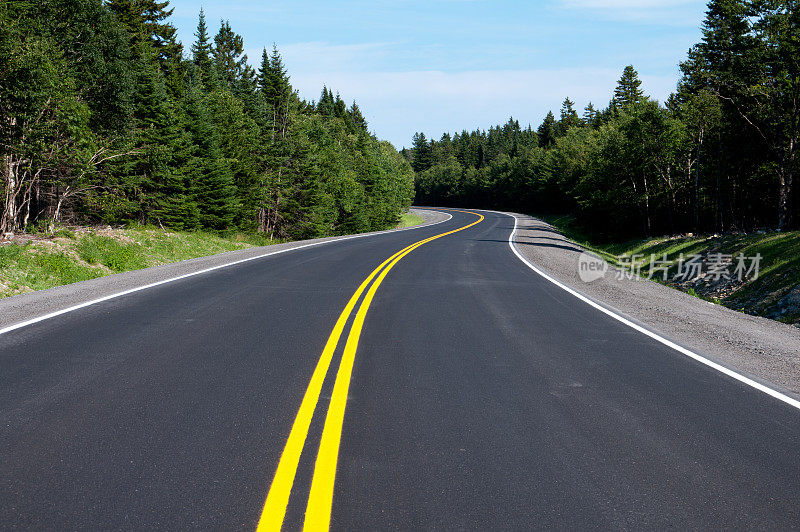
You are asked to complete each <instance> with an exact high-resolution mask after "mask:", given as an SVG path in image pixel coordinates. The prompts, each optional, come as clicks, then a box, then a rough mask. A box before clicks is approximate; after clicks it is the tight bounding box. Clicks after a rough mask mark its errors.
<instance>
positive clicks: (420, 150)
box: [411, 133, 433, 172]
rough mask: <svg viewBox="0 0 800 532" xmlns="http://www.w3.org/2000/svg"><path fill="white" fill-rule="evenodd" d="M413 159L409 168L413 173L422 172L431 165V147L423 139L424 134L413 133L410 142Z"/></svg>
mask: <svg viewBox="0 0 800 532" xmlns="http://www.w3.org/2000/svg"><path fill="white" fill-rule="evenodd" d="M411 149H412V150H413V154H414V156H413V159H412V162H411V166H412V167H413V168H414V171H415V172H424V171H425V170H427V169H428V168H430V167H431V166H432V164H433V161H432V154H431V145H430V143H429V142H428V139H426V138H425V133H415V134H414V138H413V140H412V147H411Z"/></svg>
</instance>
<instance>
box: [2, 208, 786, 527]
mask: <svg viewBox="0 0 800 532" xmlns="http://www.w3.org/2000/svg"><path fill="white" fill-rule="evenodd" d="M451 214H452V215H453V218H452V219H451V220H449V221H447V222H444V223H441V224H438V225H433V226H427V227H423V228H419V229H414V230H409V231H402V232H394V233H387V234H382V235H376V236H370V237H365V238H359V239H353V240H345V241H339V242H333V243H330V244H326V245H321V246H316V247H310V248H304V249H298V250H295V251H292V252H287V253H283V254H281V255H276V256H274V257H267V258H264V259H259V260H255V261H251V262H247V263H242V264H238V265H235V266H231V267H229V268H223V269H219V270H216V271H213V272H208V273H205V274H202V275H197V276H194V277H190V278H186V279H182V280H178V281H175V282H172V283H167V284H163V285H159V286H156V287H153V288H150V289H147V290H143V291H140V292H136V293H132V294H128V295H125V296H123V297H119V298H115V299H111V300H108V301H104V302H100V303H98V304H95V305H91V306H88V307H85V308H82V309H79V310H76V311H74V312H70V313H67V314H63V315H60V316H57V317H54V318H52V319H48V320H44V321H41V322H39V323H35V324H32V325H29V326H26V327H22V328H20V329H17V330H13V331H10V332H6V333H4V334H1V335H0V422H1V424H0V528H3V529H7V528H20V529H40V530H41V529H58V530H69V529H91V530H100V529H187V528H192V529H221V530H234V529H235V530H255V529H256V527H257V526H259V525H261V527H262V529H264V530H268V529H271V528H272V529H274V528H275V527H276V526H280V525H281V524H282V525H283V527H284V529H285V530H295V529H299V528H301V527H302V526H303V524H304V519H305V520H306V523H305V524H306V526H307V528H309V529H314V528H318V527H323V528H324V527H326V526H328V524H329V525H330V526H331V528H333V529H339V530H368V529H430V528H439V529H476V530H484V529H529V528H552V527H558V528H564V527H570V528H614V529H618V528H667V527H670V528H678V529H684V528H761V529H786V528H799V527H800V452H798V449H800V410H798V409H797V408H795V407H793V406H792V405H789V404H787V403H785V402H782V401H780V400H778V399H776V398H775V397H771V396H769V395H767V394H765V393H763V392H761V391H759V390H757V389H754V388H753V387H751V386H747V385H746V384H743V383H742V382H739V381H737V380H735V379H733V378H731V377H730V376H727V375H724V374H722V373H720V372H718V371H715V370H714V369H713V368H710V367H708V366H706V365H704V364H701V363H700V362H698V361H696V360H693V359H691V358H689V357H687V356H685V355H684V354H681V353H679V352H677V351H675V350H673V349H671V348H669V347H668V346H666V345H663V344H662V343H660V342H658V341H656V340H654V339H653V338H650V337H648V336H646V335H644V334H641V333H640V332H638V331H636V330H634V329H632V328H630V327H628V326H626V325H625V324H624V323H621V322H619V321H618V320H615V319H613V318H612V317H609V316H608V315H606V314H604V313H602V312H600V311H598V310H597V309H596V308H593V307H591V306H589V305H587V304H586V303H585V302H583V301H581V300H579V299H577V298H576V297H574V296H573V295H571V294H569V293H567V292H566V291H564V290H563V289H561V288H560V287H558V286H556V285H554V284H553V283H550V282H548V281H547V280H545V279H544V278H542V277H541V276H539V275H537V274H536V273H535V272H533V271H532V270H531V269H530V268H529V267H528V266H527V265H525V264H524V263H523V262H522V261H521V260H519V258H518V257H517V256H515V254H513V253H512V251H511V249H510V247H509V244H508V239H509V235H510V233H511V232H512V230H513V227H514V219H513V218H512V217H510V216H507V215H503V214H499V213H489V212H480V214H475V213H470V212H463V211H452V212H451ZM476 222H477V223H476ZM453 231H455V232H453ZM444 233H449V234H444ZM442 234H444V235H443V236H441V237H439V238H435V239H433V240H430V241H427V242H424V241H425V239H428V238H429V237H434V236H436V235H442ZM420 241H423V243H422V244H421V245H419V246H418V247H416V248H414V247H412V248H410V249H406V251H407V254H405V255H403V254H401V255H395V254H396V252H399V251H401V250H403V249H404V248H406V247H407V246H410V245H412V244H415V243H418V242H420ZM392 256H395V259H397V260H396V261H390V262H388V263H385V265H384V267H383V270H376V267H378V266H379V265H380V264H382V263H384V261H385V260H386V259H389V258H390V257H392ZM541 266H543V267H544V268H546V266H547V265H541ZM371 274H373V276H372V277H371V278H370V275H371ZM365 280H368V282H365ZM362 283H364V284H363V290H362V291H361V293H360V294H357V296H358V297H354V293H355V292H357V289H358V288H359V286H362ZM348 305H349V306H348ZM337 320H339V321H338V322H337ZM337 323H338V324H339V327H338V329H340V331H339V332H340V333H341V334H340V335H338V336H337V334H336V333H337V327H336V325H337ZM348 345H349V347H348ZM326 357H329V358H330V363H329V364H327V363H326ZM301 405H303V406H301ZM307 509H308V512H307ZM306 514H308V515H306Z"/></svg>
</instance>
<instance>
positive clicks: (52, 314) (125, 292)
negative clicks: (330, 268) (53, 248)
mask: <svg viewBox="0 0 800 532" xmlns="http://www.w3.org/2000/svg"><path fill="white" fill-rule="evenodd" d="M418 210H432V209H418ZM434 212H440V213H441V214H446V215H447V218H445V219H444V220H439V221H438V222H434V223H432V224H425V225H422V224H420V225H416V226H413V227H404V228H401V229H390V230H388V231H380V232H377V233H364V234H359V235H350V236H345V237H342V238H332V239H330V240H323V241H322V242H312V243H310V244H303V245H301V246H297V247H293V248H287V249H281V250H279V251H270V252H269V253H263V254H261V255H257V256H255V257H248V258H246V259H240V260H236V261H233V262H227V263H225V264H219V265H217V266H211V267H210V268H204V269H202V270H197V271H196V272H191V273H185V274H183V275H179V276H177V277H170V278H169V279H163V280H161V281H156V282H154V283H149V284H145V285H142V286H137V287H135V288H129V289H128V290H123V291H122V292H115V293H113V294H109V295H107V296H103V297H99V298H97V299H92V300H90V301H85V302H83V303H79V304H77V305H73V306H71V307H67V308H63V309H61V310H56V311H53V312H49V313H47V314H43V315H41V316H38V317H36V318H31V319H29V320H25V321H21V322H19V323H15V324H13V325H9V326H7V327H4V328H2V329H0V335H2V334H5V333H7V332H11V331H14V330H17V329H21V328H23V327H27V326H28V325H33V324H34V323H39V322H40V321H45V320H49V319H50V318H55V317H56V316H61V315H62V314H67V313H68V312H73V311H75V310H78V309H82V308H85V307H88V306H91V305H96V304H97V303H102V302H103V301H108V300H109V299H115V298H118V297H122V296H125V295H128V294H132V293H134V292H139V291H142V290H147V289H148V288H153V287H155V286H159V285H162V284H167V283H172V282H175V281H180V280H181V279H186V278H187V277H194V276H195V275H201V274H203V273H208V272H211V271H214V270H220V269H222V268H227V267H229V266H235V265H237V264H242V263H243V262H250V261H253V260H258V259H263V258H265V257H271V256H272V255H279V254H281V253H287V252H289V251H296V250H298V249H303V248H309V247H312V246H321V245H323V244H331V243H333V242H342V241H344V240H352V239H354V238H364V237H368V236H379V235H386V234H389V233H397V232H400V231H408V230H411V229H422V228H424V227H432V226H434V225H439V224H440V223H444V222H447V221H449V220H452V219H453V215H452V214H449V213H446V212H442V211H434ZM245 249H246V248H245ZM198 258H201V257H198ZM173 264H176V263H173ZM133 271H135V270H133Z"/></svg>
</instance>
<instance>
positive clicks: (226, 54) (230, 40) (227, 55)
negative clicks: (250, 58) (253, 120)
mask: <svg viewBox="0 0 800 532" xmlns="http://www.w3.org/2000/svg"><path fill="white" fill-rule="evenodd" d="M211 56H212V57H213V60H214V66H215V68H216V71H217V76H218V77H219V79H220V80H221V81H222V82H223V83H225V84H227V86H228V87H230V88H233V87H234V86H235V84H236V82H237V81H238V80H239V79H241V77H242V74H244V72H245V69H246V67H247V55H245V54H244V39H242V36H241V35H237V34H236V33H234V31H233V30H232V29H231V25H230V22H229V21H227V20H223V21H221V22H220V28H219V32H217V35H216V36H215V37H214V47H213V48H212V50H211Z"/></svg>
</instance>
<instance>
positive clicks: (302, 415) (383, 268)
mask: <svg viewBox="0 0 800 532" xmlns="http://www.w3.org/2000/svg"><path fill="white" fill-rule="evenodd" d="M460 212H468V213H469V214H474V215H475V216H477V217H478V220H476V221H475V222H472V223H471V224H468V225H465V226H463V227H459V228H458V229H454V230H453V231H447V232H446V233H441V234H438V235H435V236H432V237H430V238H426V239H424V240H420V241H419V242H415V243H414V244H411V245H410V246H408V247H405V248H403V249H401V250H400V251H398V252H397V253H395V254H394V255H392V256H391V257H389V258H388V259H386V260H385V261H383V262H382V263H381V264H380V266H378V267H377V268H375V269H374V270H373V271H372V273H370V274H369V276H368V277H367V278H366V279H365V280H364V282H362V283H361V285H360V286H359V287H358V289H357V290H356V291H355V293H354V294H353V296H352V297H351V298H350V300H349V301H348V302H347V305H346V306H345V307H344V310H343V311H342V313H341V314H340V315H339V319H338V320H336V325H334V327H333V331H331V334H330V336H329V337H328V341H327V342H326V343H325V348H324V349H323V350H322V355H321V356H320V358H319V361H318V362H317V366H316V367H315V368H314V373H313V374H312V375H311V382H309V384H308V388H307V389H306V393H305V395H304V396H303V401H302V402H301V403H300V409H299V410H298V412H297V417H295V420H294V424H293V425H292V430H291V432H290V433H289V438H288V439H287V440H286V446H285V447H284V448H283V454H281V459H280V461H279V462H278V469H277V470H276V471H275V477H274V478H273V479H272V485H271V486H270V488H269V493H268V494H267V500H266V502H265V503H264V509H263V510H262V512H261V519H260V520H259V522H258V532H264V531H279V530H280V529H281V526H282V525H283V519H284V516H285V515H286V507H287V505H288V504H289V496H290V494H291V491H292V485H293V484H294V479H295V476H296V474H297V466H298V464H299V462H300V456H301V454H302V452H303V447H304V446H305V442H306V438H307V437H308V429H309V427H310V426H311V420H312V418H313V417H314V410H315V409H316V407H317V403H318V402H319V396H320V393H321V391H322V384H323V382H324V381H325V376H326V375H327V374H328V369H329V368H330V365H331V361H332V360H333V354H334V352H335V351H336V347H337V346H338V345H339V340H340V339H341V337H342V333H343V332H344V328H345V325H346V323H347V321H348V319H349V318H350V316H351V314H352V312H353V309H354V308H355V307H356V304H357V303H358V300H359V299H360V298H361V295H362V294H363V293H364V291H365V290H367V294H366V296H364V299H363V301H361V305H360V306H359V307H358V311H357V312H356V315H355V318H354V319H353V324H352V325H351V327H350V332H349V334H348V335H347V342H346V343H345V346H344V353H343V355H342V360H341V362H340V363H339V370H338V371H337V373H336V380H335V381H334V384H333V394H332V395H331V400H330V404H329V405H328V413H327V415H326V416H325V426H324V428H323V430H322V438H321V440H320V443H319V450H318V451H317V460H316V463H315V464H314V475H313V477H312V480H311V491H310V493H309V496H308V504H307V505H306V513H305V522H304V524H303V529H304V530H328V527H329V525H330V520H331V507H332V505H333V484H334V480H335V478H336V462H337V460H338V458H339V443H340V441H341V438H342V425H343V424H344V411H345V407H346V406H347V392H348V390H349V388H350V378H351V376H352V374H353V364H354V362H355V358H356V350H357V349H358V340H359V338H360V337H361V329H362V327H363V326H364V318H365V317H366V315H367V311H368V310H369V307H370V304H371V303H372V299H373V298H374V297H375V293H376V292H377V291H378V288H379V287H380V285H381V283H382V282H383V280H384V279H385V278H386V275H387V274H388V273H389V271H391V269H392V268H394V266H395V264H397V263H398V262H400V260H401V259H402V258H403V257H405V256H406V255H408V254H409V253H411V252H412V251H414V250H415V249H417V248H418V247H420V246H422V245H424V244H427V243H428V242H431V241H433V240H436V239H438V238H442V237H443V236H447V235H451V234H453V233H457V232H459V231H463V230H464V229H467V228H470V227H472V226H473V225H476V224H479V223H480V222H481V221H483V216H481V215H480V214H478V213H475V212H470V211H460ZM373 281H374V282H373Z"/></svg>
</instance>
